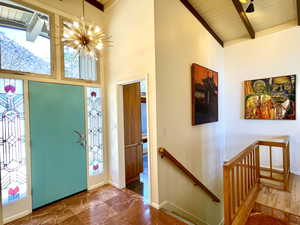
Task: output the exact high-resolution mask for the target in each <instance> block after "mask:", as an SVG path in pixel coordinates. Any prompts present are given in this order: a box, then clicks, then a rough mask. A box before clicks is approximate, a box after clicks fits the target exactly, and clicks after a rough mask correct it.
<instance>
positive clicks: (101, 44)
mask: <svg viewBox="0 0 300 225" xmlns="http://www.w3.org/2000/svg"><path fill="white" fill-rule="evenodd" d="M103 47H104V46H103V43H102V42H100V43H98V44H97V46H96V48H97V49H98V50H101V49H103Z"/></svg>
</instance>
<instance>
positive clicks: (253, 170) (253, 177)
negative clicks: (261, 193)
mask: <svg viewBox="0 0 300 225" xmlns="http://www.w3.org/2000/svg"><path fill="white" fill-rule="evenodd" d="M255 174H256V173H255V147H254V148H253V150H252V186H255V183H256V178H255Z"/></svg>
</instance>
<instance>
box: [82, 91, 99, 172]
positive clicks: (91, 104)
mask: <svg viewBox="0 0 300 225" xmlns="http://www.w3.org/2000/svg"><path fill="white" fill-rule="evenodd" d="M86 98H87V115H88V123H87V129H88V135H87V136H88V137H87V141H88V142H87V147H88V152H89V174H90V176H95V175H98V174H101V173H102V172H103V129H102V120H103V118H102V98H101V94H100V88H86Z"/></svg>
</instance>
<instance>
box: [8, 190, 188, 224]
mask: <svg viewBox="0 0 300 225" xmlns="http://www.w3.org/2000/svg"><path fill="white" fill-rule="evenodd" d="M169 224H172V225H184V223H183V222H181V221H178V220H177V219H175V218H173V217H171V216H169V215H167V214H164V213H163V212H161V211H159V210H156V209H154V208H152V207H151V206H149V205H148V204H146V203H145V202H144V201H143V198H142V197H141V196H140V195H138V194H136V193H134V192H132V191H130V190H127V189H123V190H119V189H117V188H115V187H113V186H110V185H106V186H104V187H101V188H98V189H95V190H93V191H89V192H83V193H80V194H78V195H74V196H72V197H70V198H67V199H64V200H61V201H59V202H56V203H54V204H52V205H49V206H46V207H44V208H41V209H38V210H36V211H34V212H33V213H32V214H30V215H28V216H26V217H24V218H22V219H19V220H17V221H14V222H12V223H9V225H169Z"/></svg>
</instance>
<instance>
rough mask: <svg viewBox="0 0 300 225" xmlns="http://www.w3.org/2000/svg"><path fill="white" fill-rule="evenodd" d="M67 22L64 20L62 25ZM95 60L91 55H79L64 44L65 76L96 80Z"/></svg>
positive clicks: (96, 64)
mask: <svg viewBox="0 0 300 225" xmlns="http://www.w3.org/2000/svg"><path fill="white" fill-rule="evenodd" d="M68 23H69V22H66V21H64V25H65V24H68ZM97 66H98V63H97V60H96V59H95V58H93V57H91V56H86V55H80V54H78V53H77V51H76V50H74V49H73V48H70V47H67V46H64V68H65V69H64V73H65V77H66V78H73V79H81V80H90V81H96V80H97Z"/></svg>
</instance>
